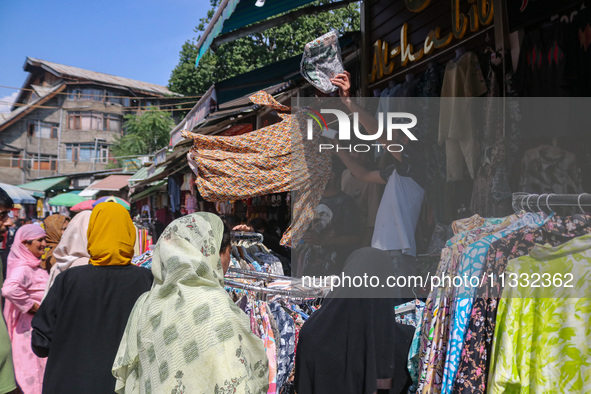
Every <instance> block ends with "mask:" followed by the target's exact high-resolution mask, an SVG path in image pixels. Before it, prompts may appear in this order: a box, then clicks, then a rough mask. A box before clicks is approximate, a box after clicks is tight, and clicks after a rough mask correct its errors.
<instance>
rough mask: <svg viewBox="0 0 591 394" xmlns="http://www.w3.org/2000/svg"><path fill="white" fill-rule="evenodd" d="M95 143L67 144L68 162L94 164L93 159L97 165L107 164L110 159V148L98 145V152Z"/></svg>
mask: <svg viewBox="0 0 591 394" xmlns="http://www.w3.org/2000/svg"><path fill="white" fill-rule="evenodd" d="M94 148H95V145H94V144H93V143H87V144H66V160H69V161H71V162H74V163H77V162H81V163H92V161H93V157H95V158H96V162H97V163H106V162H107V161H108V159H109V148H108V146H107V145H105V144H97V145H96V151H95V150H94Z"/></svg>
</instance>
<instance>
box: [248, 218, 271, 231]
mask: <svg viewBox="0 0 591 394" xmlns="http://www.w3.org/2000/svg"><path fill="white" fill-rule="evenodd" d="M249 224H250V227H252V228H253V229H254V231H258V230H261V229H262V230H263V231H262V232H263V233H267V232H269V224H268V223H267V221H266V220H265V219H263V218H253V219H250V222H249Z"/></svg>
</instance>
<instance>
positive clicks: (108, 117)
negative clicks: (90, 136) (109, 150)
mask: <svg viewBox="0 0 591 394" xmlns="http://www.w3.org/2000/svg"><path fill="white" fill-rule="evenodd" d="M68 129H70V130H102V131H115V132H120V131H121V116H119V115H115V114H104V113H100V112H70V113H69V114H68Z"/></svg>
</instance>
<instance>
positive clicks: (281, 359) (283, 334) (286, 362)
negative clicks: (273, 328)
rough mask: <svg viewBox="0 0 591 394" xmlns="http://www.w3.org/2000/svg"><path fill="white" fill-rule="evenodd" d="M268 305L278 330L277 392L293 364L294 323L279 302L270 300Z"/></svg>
mask: <svg viewBox="0 0 591 394" xmlns="http://www.w3.org/2000/svg"><path fill="white" fill-rule="evenodd" d="M268 306H269V308H270V309H271V313H272V314H273V317H274V318H275V320H276V321H277V325H278V326H279V330H280V337H279V338H277V342H278V345H279V346H278V348H279V356H278V357H277V393H279V392H280V389H281V387H282V386H283V384H284V383H285V382H286V381H287V378H288V377H289V373H290V372H291V370H292V368H293V366H294V357H295V323H294V321H293V319H292V318H291V316H289V314H288V313H287V312H285V311H284V310H283V308H282V307H281V305H280V304H278V303H276V302H270V303H269V304H268Z"/></svg>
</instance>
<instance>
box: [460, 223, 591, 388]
mask: <svg viewBox="0 0 591 394" xmlns="http://www.w3.org/2000/svg"><path fill="white" fill-rule="evenodd" d="M589 224H591V216H589V215H573V216H569V217H563V218H561V217H557V216H554V217H551V218H550V220H549V221H548V222H547V223H546V224H545V225H543V226H542V227H540V228H538V229H536V228H531V227H524V228H522V229H520V230H518V231H516V232H514V233H512V234H510V235H508V236H507V237H505V238H501V239H499V240H498V241H495V242H493V244H492V245H491V247H490V249H489V252H488V254H487V256H486V261H485V263H484V268H483V275H482V279H483V286H482V288H481V289H480V291H479V293H478V297H477V298H476V299H475V300H474V305H473V307H472V314H471V316H470V322H469V323H468V329H467V331H466V336H465V338H464V349H463V350H462V354H461V361H460V365H459V367H458V372H457V375H456V379H455V382H454V387H453V391H452V392H453V393H456V394H458V393H462V394H471V393H475V394H484V393H485V392H486V378H487V376H488V371H489V359H490V355H491V347H492V341H493V334H494V331H495V327H496V316H497V305H498V297H499V296H500V294H501V292H502V291H503V289H502V288H501V287H500V285H499V283H500V280H499V275H500V274H503V273H504V272H505V268H506V266H507V261H509V260H511V259H513V258H516V257H520V256H525V255H528V254H529V252H530V251H531V249H532V248H533V247H534V245H535V244H546V243H549V244H551V245H553V246H558V245H560V244H563V243H565V242H567V241H569V240H572V239H573V238H574V237H578V236H581V235H584V234H588V233H590V232H591V227H589ZM491 275H494V278H495V279H494V280H495V287H494V288H491V285H490V278H491Z"/></svg>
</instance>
